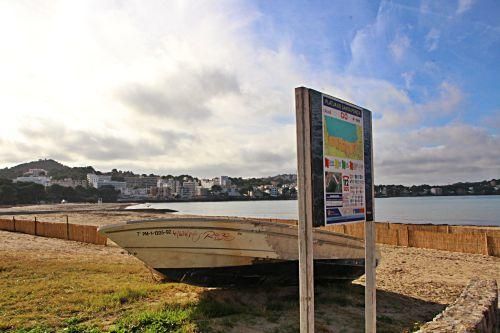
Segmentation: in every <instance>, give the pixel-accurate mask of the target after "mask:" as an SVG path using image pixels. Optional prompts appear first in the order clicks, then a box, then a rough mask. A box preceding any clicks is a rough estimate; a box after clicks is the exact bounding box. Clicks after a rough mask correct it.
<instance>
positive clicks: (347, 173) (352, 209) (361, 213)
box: [295, 87, 376, 333]
mask: <svg viewBox="0 0 500 333" xmlns="http://www.w3.org/2000/svg"><path fill="white" fill-rule="evenodd" d="M295 104H296V119H297V159H298V174H297V178H298V188H299V189H298V199H299V229H298V230H299V231H298V232H299V235H298V239H299V283H300V288H299V289H300V331H301V332H302V333H310V332H311V333H312V332H314V254H313V227H322V226H325V225H331V224H336V223H348V222H360V221H365V235H366V238H365V273H366V296H365V300H366V307H365V318H366V332H370V333H373V332H375V318H376V316H375V313H376V307H375V291H376V289H375V267H376V257H375V230H374V225H373V166H372V165H373V163H372V160H373V156H372V155H373V149H372V132H371V130H372V127H371V112H370V111H369V110H367V109H364V108H361V107H359V106H357V105H354V104H351V103H349V102H346V101H343V100H341V99H338V98H335V97H332V96H328V95H326V94H322V93H320V92H318V91H315V90H313V89H309V88H305V87H300V88H296V89H295Z"/></svg>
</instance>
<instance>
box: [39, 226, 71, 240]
mask: <svg viewBox="0 0 500 333" xmlns="http://www.w3.org/2000/svg"><path fill="white" fill-rule="evenodd" d="M37 235H38V236H43V237H51V238H59V239H66V238H67V229H66V224H64V223H54V222H38V226H37Z"/></svg>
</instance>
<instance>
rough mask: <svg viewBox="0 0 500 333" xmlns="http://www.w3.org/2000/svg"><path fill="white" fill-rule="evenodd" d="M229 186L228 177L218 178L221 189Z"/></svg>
mask: <svg viewBox="0 0 500 333" xmlns="http://www.w3.org/2000/svg"><path fill="white" fill-rule="evenodd" d="M229 185H231V181H230V180H229V177H228V176H220V186H221V187H229Z"/></svg>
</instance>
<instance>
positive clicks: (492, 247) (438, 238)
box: [325, 222, 500, 257]
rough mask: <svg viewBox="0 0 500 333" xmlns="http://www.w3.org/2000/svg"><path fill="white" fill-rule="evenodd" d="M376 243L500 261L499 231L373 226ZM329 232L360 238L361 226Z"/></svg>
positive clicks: (409, 225)
mask: <svg viewBox="0 0 500 333" xmlns="http://www.w3.org/2000/svg"><path fill="white" fill-rule="evenodd" d="M375 226H376V237H377V243H380V244H388V245H397V246H407V247H418V248H426V249H436V250H445V251H452V252H463V253H475V254H484V255H489V256H495V257H500V229H498V228H481V227H468V226H467V227H466V226H463V227H462V226H449V225H430V224H399V223H384V222H376V224H375ZM325 229H327V230H331V231H333V232H338V233H343V234H346V235H350V236H354V237H357V238H364V225H363V223H352V224H344V225H333V226H327V227H325Z"/></svg>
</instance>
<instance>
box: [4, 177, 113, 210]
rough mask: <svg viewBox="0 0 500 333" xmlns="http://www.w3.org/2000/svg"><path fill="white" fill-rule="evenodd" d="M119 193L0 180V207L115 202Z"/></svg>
mask: <svg viewBox="0 0 500 333" xmlns="http://www.w3.org/2000/svg"><path fill="white" fill-rule="evenodd" d="M118 194H119V191H117V190H115V189H114V188H113V187H112V186H103V187H101V188H99V189H96V188H93V187H88V188H86V187H83V186H77V187H75V188H72V187H64V186H61V185H57V184H55V185H51V186H47V187H44V186H43V185H40V184H35V183H24V182H17V183H14V182H12V180H10V179H2V178H0V205H18V204H37V203H42V202H50V203H55V202H61V201H62V200H66V201H68V202H97V200H98V199H99V198H101V199H102V201H103V202H116V200H117V199H118Z"/></svg>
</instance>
